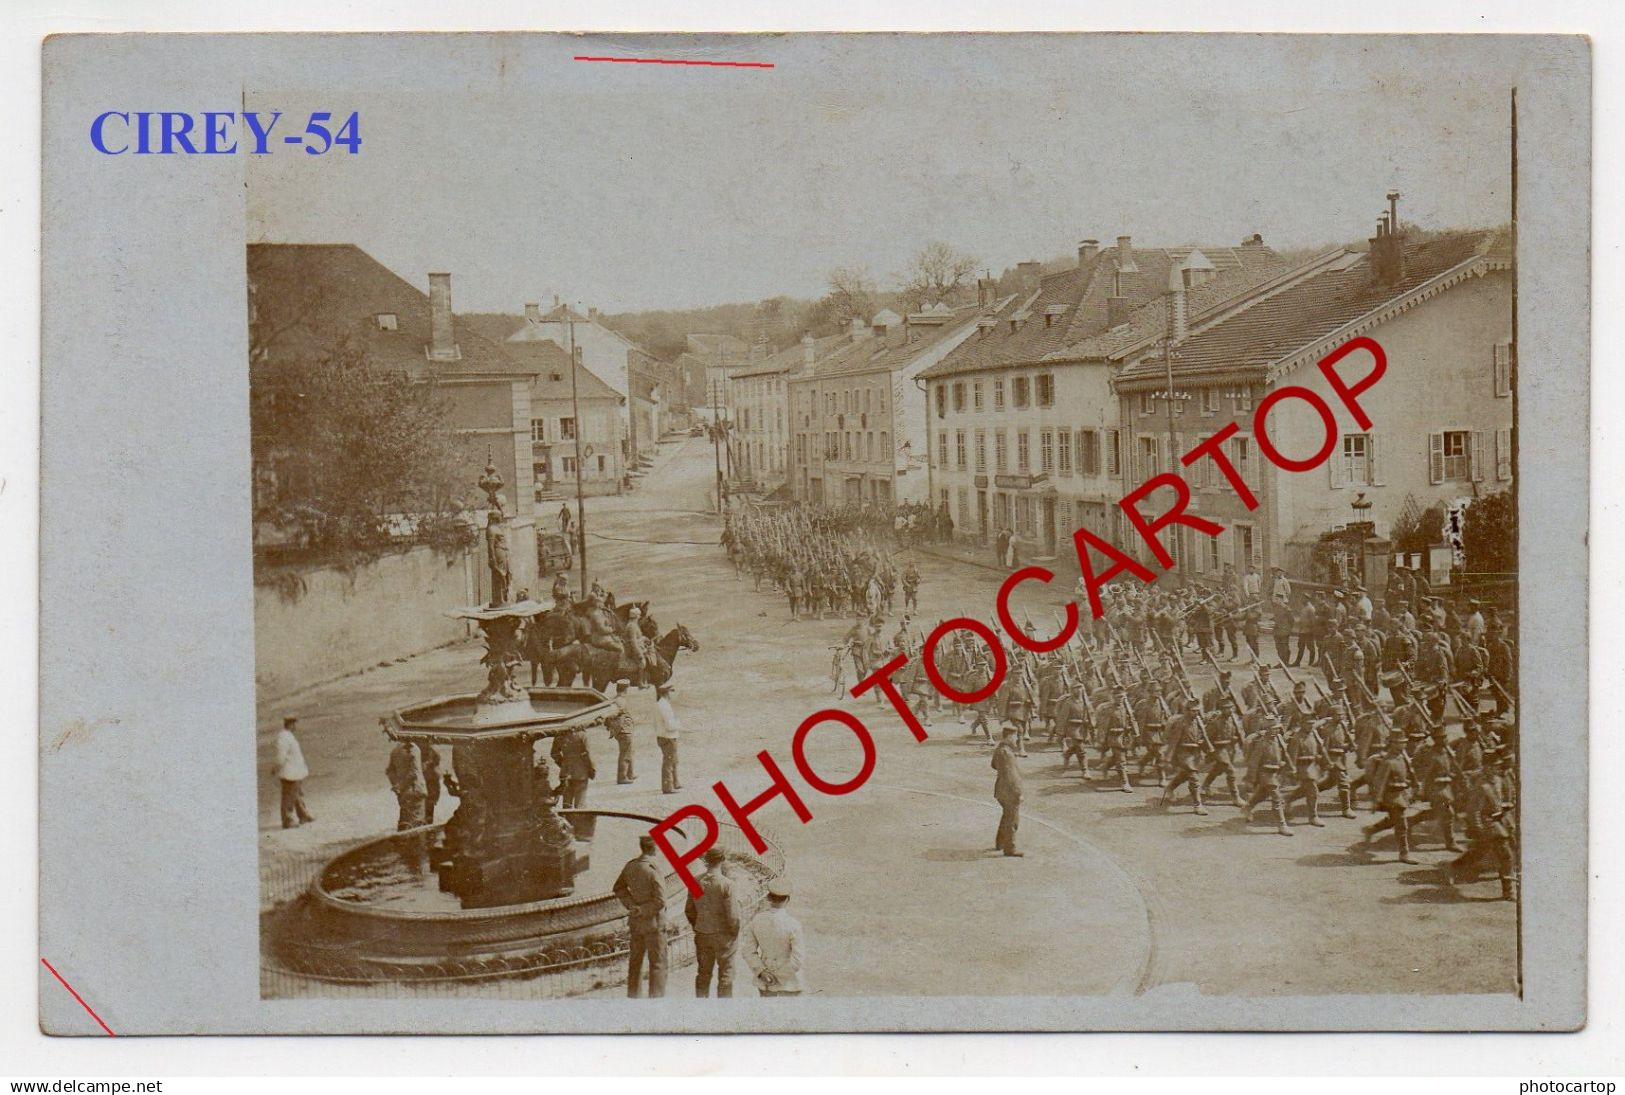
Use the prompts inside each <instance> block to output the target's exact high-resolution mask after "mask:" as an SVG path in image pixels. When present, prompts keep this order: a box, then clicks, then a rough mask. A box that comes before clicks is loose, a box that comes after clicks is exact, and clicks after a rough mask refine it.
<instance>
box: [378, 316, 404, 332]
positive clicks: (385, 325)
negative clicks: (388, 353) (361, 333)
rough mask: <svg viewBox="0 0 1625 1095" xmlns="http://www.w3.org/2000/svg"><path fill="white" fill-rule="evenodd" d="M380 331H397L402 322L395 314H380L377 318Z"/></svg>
mask: <svg viewBox="0 0 1625 1095" xmlns="http://www.w3.org/2000/svg"><path fill="white" fill-rule="evenodd" d="M374 318H375V319H377V321H378V329H379V330H380V331H396V330H399V329H400V321H399V320H398V319H397V318H396V316H395V313H394V312H379V313H378V315H377V316H376V317H374Z"/></svg>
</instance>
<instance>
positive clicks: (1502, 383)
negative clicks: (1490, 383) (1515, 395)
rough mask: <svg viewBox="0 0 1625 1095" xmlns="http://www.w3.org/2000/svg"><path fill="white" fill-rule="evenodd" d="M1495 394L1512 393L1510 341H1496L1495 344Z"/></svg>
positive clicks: (1507, 394)
mask: <svg viewBox="0 0 1625 1095" xmlns="http://www.w3.org/2000/svg"><path fill="white" fill-rule="evenodd" d="M1495 394H1496V395H1497V396H1500V397H1503V398H1505V397H1510V396H1511V395H1512V343H1510V342H1497V343H1496V344H1495Z"/></svg>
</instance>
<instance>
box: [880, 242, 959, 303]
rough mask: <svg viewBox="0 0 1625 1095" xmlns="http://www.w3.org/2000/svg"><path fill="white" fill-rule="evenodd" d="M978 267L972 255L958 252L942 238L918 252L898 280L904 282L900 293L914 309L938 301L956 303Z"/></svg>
mask: <svg viewBox="0 0 1625 1095" xmlns="http://www.w3.org/2000/svg"><path fill="white" fill-rule="evenodd" d="M976 266H977V262H976V259H975V258H974V257H973V256H971V255H967V254H965V253H964V252H962V251H956V250H954V249H953V248H952V247H950V246H948V244H946V243H943V242H942V241H941V240H936V241H933V242H931V243H928V244H926V245H925V246H924V247H923V248H921V249H920V250H919V252H917V253H916V254H915V256H914V258H913V260H912V261H911V262H910V263H909V266H908V269H907V270H905V271H904V272H903V274H902V275H901V277H900V279H899V280H900V281H901V282H902V285H901V287H900V289H899V292H901V293H902V295H903V299H904V300H905V301H906V302H907V304H908V309H909V311H911V312H913V311H918V310H920V309H921V308H926V307H929V306H930V305H933V304H936V303H938V302H942V303H945V304H949V305H953V304H957V303H958V302H959V299H960V297H961V295H962V294H963V293H964V292H965V287H966V282H967V281H969V279H970V277H971V275H972V274H974V273H975V272H976Z"/></svg>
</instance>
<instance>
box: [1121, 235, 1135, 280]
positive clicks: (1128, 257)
mask: <svg viewBox="0 0 1625 1095" xmlns="http://www.w3.org/2000/svg"><path fill="white" fill-rule="evenodd" d="M1117 268H1118V269H1119V270H1121V271H1122V272H1123V273H1125V274H1138V273H1139V272H1140V268H1139V267H1138V266H1136V265H1134V237H1133V236H1118V237H1117Z"/></svg>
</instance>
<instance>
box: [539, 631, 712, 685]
mask: <svg viewBox="0 0 1625 1095" xmlns="http://www.w3.org/2000/svg"><path fill="white" fill-rule="evenodd" d="M699 649H700V644H699V642H698V641H697V640H695V638H694V636H693V635H692V634H691V633H690V632H689V630H688V628H686V627H684V626H683V625H682V624H678V625H677V626H676V627H674V628H672V629H671V630H670V631H668V632H667V633H666V634H665V635H664V636H663V637H662V638H660V639H659V640H658V641H657V642H656V643H655V661H654V664H653V665H652V666H645V665H644V664H643V663H642V661H641V660H639V661H634V660H633V659H630V658H628V657H627V656H626V653H625V651H623V650H621V649H619V648H617V649H614V650H611V649H609V648H607V647H601V646H591V645H589V644H586V643H583V642H580V641H579V640H578V641H575V642H572V643H570V644H569V645H568V646H565V647H563V648H561V649H559V650H557V651H556V652H555V653H556V655H557V663H558V680H559V684H560V685H561V686H563V687H569V686H570V685H572V684H574V683H575V681H576V677H577V676H579V677H580V678H581V681H582V683H583V684H586V685H588V686H590V687H592V688H595V689H597V690H598V691H600V692H602V691H603V690H604V689H605V688H607V687H608V686H609V684H610V682H611V681H617V680H626V681H630V682H631V683H632V685H633V687H636V688H642V687H643V686H644V685H645V684H648V683H650V682H652V683H654V684H657V685H659V684H665V683H666V682H667V681H669V680H670V679H671V673H672V665H673V663H674V662H675V661H676V660H677V652H678V651H679V650H692V651H694V652H696V653H698V652H699Z"/></svg>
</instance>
